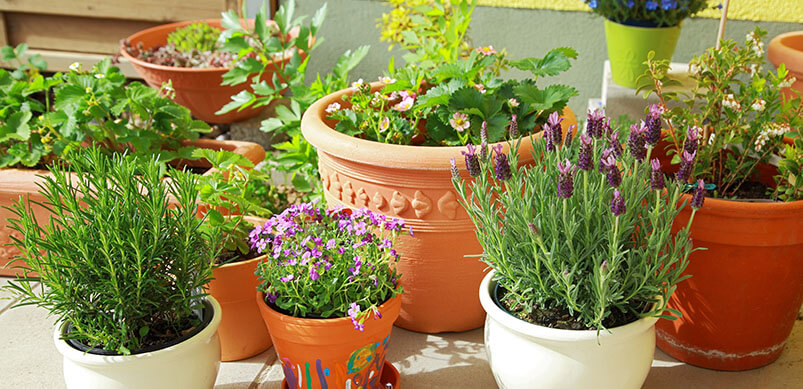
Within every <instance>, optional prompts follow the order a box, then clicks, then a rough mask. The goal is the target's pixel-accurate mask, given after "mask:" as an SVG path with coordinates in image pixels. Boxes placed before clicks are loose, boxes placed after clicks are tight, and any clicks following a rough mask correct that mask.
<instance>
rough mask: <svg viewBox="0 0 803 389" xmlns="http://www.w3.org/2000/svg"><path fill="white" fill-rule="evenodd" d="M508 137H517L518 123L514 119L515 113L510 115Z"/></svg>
mask: <svg viewBox="0 0 803 389" xmlns="http://www.w3.org/2000/svg"><path fill="white" fill-rule="evenodd" d="M509 132H510V139H516V138H518V137H519V123H518V122H517V121H516V114H513V115H511V116H510V127H509Z"/></svg>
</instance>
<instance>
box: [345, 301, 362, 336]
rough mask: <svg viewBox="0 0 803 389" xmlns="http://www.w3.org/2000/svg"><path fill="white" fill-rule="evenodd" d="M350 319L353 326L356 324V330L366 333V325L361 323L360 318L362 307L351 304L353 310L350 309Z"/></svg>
mask: <svg viewBox="0 0 803 389" xmlns="http://www.w3.org/2000/svg"><path fill="white" fill-rule="evenodd" d="M348 313H349V318H351V324H354V329H355V330H360V331H361V332H362V331H365V325H364V324H362V323H360V320H359V316H360V305H359V304H357V303H351V308H349V312H348Z"/></svg>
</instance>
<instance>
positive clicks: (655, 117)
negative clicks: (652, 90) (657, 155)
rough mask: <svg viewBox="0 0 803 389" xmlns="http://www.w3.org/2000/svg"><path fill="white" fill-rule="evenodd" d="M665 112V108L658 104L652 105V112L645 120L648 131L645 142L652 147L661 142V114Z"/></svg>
mask: <svg viewBox="0 0 803 389" xmlns="http://www.w3.org/2000/svg"><path fill="white" fill-rule="evenodd" d="M663 111H664V110H663V108H661V106H660V105H658V104H652V105H650V112H649V113H648V114H647V118H646V120H645V125H646V126H647V131H646V132H645V134H644V136H645V140H646V141H647V144H648V145H650V146H655V145H657V144H658V141H659V140H661V114H662V113H663Z"/></svg>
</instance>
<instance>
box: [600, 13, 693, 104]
mask: <svg viewBox="0 0 803 389" xmlns="http://www.w3.org/2000/svg"><path fill="white" fill-rule="evenodd" d="M678 36H680V25H677V26H675V27H634V26H628V25H624V24H619V23H616V22H612V21H610V20H607V19H606V20H605V40H606V41H607V43H608V59H609V60H610V61H611V76H612V77H613V82H615V83H617V84H619V85H622V86H626V87H628V88H635V87H636V79H637V78H638V77H639V76H640V75H642V74H643V73H644V71H645V70H647V65H645V64H644V61H646V60H647V53H649V52H650V51H655V59H657V60H661V59H672V54H674V53H675V46H677V43H678Z"/></svg>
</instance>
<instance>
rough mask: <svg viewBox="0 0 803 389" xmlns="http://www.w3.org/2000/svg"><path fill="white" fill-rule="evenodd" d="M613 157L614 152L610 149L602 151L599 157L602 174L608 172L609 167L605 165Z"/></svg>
mask: <svg viewBox="0 0 803 389" xmlns="http://www.w3.org/2000/svg"><path fill="white" fill-rule="evenodd" d="M612 156H613V150H611V149H610V148H607V149H604V150H602V153H601V154H600V157H599V172H600V173H605V172H606V171H607V170H608V165H606V164H605V161H607V160H608V159H609V158H610V157H612Z"/></svg>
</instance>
